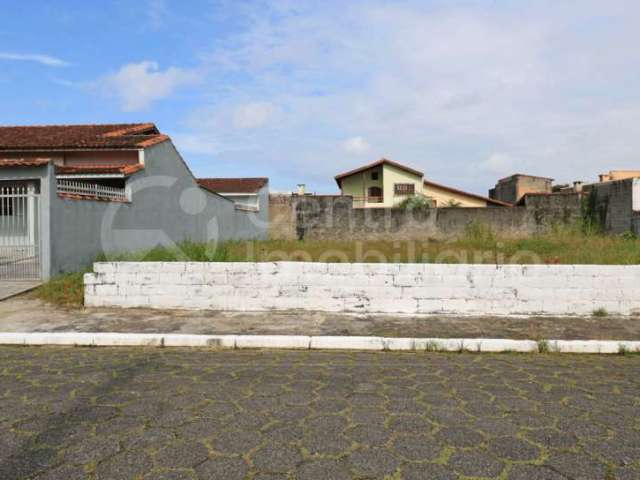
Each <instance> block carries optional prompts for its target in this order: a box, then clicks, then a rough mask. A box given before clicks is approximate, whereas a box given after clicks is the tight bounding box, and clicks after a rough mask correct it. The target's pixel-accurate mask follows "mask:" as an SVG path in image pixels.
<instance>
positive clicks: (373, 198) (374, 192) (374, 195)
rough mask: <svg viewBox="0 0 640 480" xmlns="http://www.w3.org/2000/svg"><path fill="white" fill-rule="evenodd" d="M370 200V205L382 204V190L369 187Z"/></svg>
mask: <svg viewBox="0 0 640 480" xmlns="http://www.w3.org/2000/svg"><path fill="white" fill-rule="evenodd" d="M368 196H369V198H368V199H367V201H368V202H370V203H382V189H381V188H380V187H369V195H368Z"/></svg>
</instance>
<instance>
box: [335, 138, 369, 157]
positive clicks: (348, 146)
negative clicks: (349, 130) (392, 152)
mask: <svg viewBox="0 0 640 480" xmlns="http://www.w3.org/2000/svg"><path fill="white" fill-rule="evenodd" d="M342 148H343V149H344V150H345V151H346V152H347V153H353V154H355V155H361V154H363V153H367V152H369V151H370V150H371V145H369V142H367V141H366V140H365V139H364V138H362V137H352V138H349V139H347V140H345V141H344V142H342Z"/></svg>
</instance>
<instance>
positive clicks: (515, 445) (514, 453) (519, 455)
mask: <svg viewBox="0 0 640 480" xmlns="http://www.w3.org/2000/svg"><path fill="white" fill-rule="evenodd" d="M488 449H489V451H490V452H492V453H493V454H494V455H495V456H496V457H499V458H502V459H505V460H514V461H524V460H528V461H533V460H536V459H537V458H538V457H539V456H540V453H541V452H540V449H539V448H538V447H536V446H535V445H532V444H531V443H529V442H526V441H524V440H520V439H519V438H514V437H500V438H494V439H492V440H489V442H488Z"/></svg>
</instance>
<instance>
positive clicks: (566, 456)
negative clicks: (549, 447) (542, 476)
mask: <svg viewBox="0 0 640 480" xmlns="http://www.w3.org/2000/svg"><path fill="white" fill-rule="evenodd" d="M545 464H546V465H549V466H550V467H552V468H553V469H554V470H555V471H556V472H559V473H561V474H563V475H565V476H566V477H568V478H572V479H575V480H593V479H595V478H604V477H605V475H606V473H607V468H606V466H605V465H604V464H602V463H600V462H599V461H597V460H595V459H593V458H590V457H589V456H587V455H583V454H577V453H569V452H566V453H559V454H556V455H552V456H551V457H550V458H549V459H548V460H547V461H546V462H545Z"/></svg>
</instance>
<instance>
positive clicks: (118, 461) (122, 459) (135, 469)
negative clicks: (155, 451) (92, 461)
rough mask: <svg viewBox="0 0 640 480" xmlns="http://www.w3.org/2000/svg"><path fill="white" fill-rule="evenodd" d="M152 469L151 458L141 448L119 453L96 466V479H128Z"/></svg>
mask: <svg viewBox="0 0 640 480" xmlns="http://www.w3.org/2000/svg"><path fill="white" fill-rule="evenodd" d="M151 470H153V459H152V458H151V456H150V455H149V454H147V453H145V452H143V451H141V450H137V451H130V452H123V453H119V454H117V455H115V456H113V457H111V458H109V459H108V460H105V461H104V462H101V463H100V464H98V466H97V468H96V479H97V480H129V479H132V478H137V477H140V476H142V475H144V474H145V473H147V472H150V471H151Z"/></svg>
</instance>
